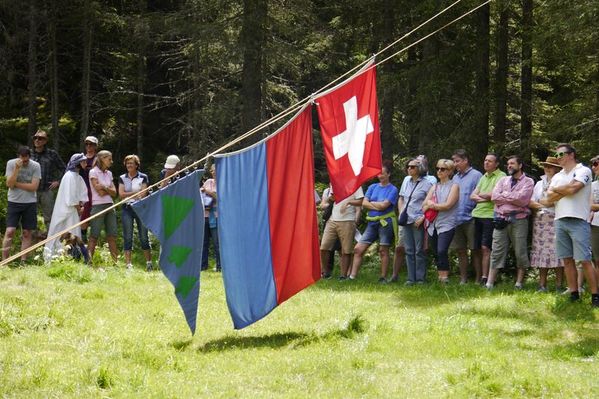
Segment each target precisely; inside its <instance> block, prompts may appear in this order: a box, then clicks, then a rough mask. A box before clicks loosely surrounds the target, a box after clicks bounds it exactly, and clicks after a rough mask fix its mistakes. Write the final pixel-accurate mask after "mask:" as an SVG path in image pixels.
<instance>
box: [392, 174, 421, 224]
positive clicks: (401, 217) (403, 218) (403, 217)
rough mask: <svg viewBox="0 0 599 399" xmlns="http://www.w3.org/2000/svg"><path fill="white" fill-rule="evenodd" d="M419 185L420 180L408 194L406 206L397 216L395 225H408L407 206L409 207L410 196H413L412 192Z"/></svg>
mask: <svg viewBox="0 0 599 399" xmlns="http://www.w3.org/2000/svg"><path fill="white" fill-rule="evenodd" d="M419 183H420V180H418V181H417V182H416V185H414V188H413V189H412V192H411V193H410V196H409V197H408V202H406V206H404V208H403V211H401V213H400V214H399V218H398V219H397V224H398V225H400V226H405V225H407V224H408V205H410V201H411V200H412V194H414V190H416V187H418V184H419Z"/></svg>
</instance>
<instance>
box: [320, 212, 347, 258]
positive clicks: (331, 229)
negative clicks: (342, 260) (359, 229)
mask: <svg viewBox="0 0 599 399" xmlns="http://www.w3.org/2000/svg"><path fill="white" fill-rule="evenodd" d="M355 233H356V223H355V222H353V221H343V222H336V221H334V220H331V219H329V220H328V221H327V224H326V226H325V227H324V232H323V233H322V241H321V242H320V249H322V250H324V251H332V250H333V248H334V247H335V242H336V241H337V239H339V241H341V252H342V253H343V254H346V255H347V254H353V253H354V235H355Z"/></svg>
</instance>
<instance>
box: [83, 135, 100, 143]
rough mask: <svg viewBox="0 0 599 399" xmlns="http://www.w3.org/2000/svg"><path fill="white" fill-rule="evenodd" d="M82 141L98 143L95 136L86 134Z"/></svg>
mask: <svg viewBox="0 0 599 399" xmlns="http://www.w3.org/2000/svg"><path fill="white" fill-rule="evenodd" d="M84 142H86V143H87V142H89V143H94V144H95V145H98V139H97V137H96V136H87V137H86V138H85V140H84Z"/></svg>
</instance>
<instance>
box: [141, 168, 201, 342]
mask: <svg viewBox="0 0 599 399" xmlns="http://www.w3.org/2000/svg"><path fill="white" fill-rule="evenodd" d="M203 173H204V171H203V170H196V171H194V172H192V173H190V174H188V175H187V176H185V177H182V178H180V179H178V180H176V181H175V182H173V183H171V184H169V185H168V186H166V187H165V188H162V189H160V190H159V191H157V192H154V193H152V194H150V195H149V196H147V197H145V198H143V199H141V200H139V201H136V202H135V203H133V205H132V206H133V209H134V210H135V213H136V214H137V215H138V216H139V217H140V219H141V220H142V223H143V224H144V225H145V226H146V227H147V228H148V229H149V230H150V231H152V233H153V234H154V235H155V236H156V237H157V238H158V240H160V244H161V251H160V260H159V262H160V268H161V269H162V272H163V273H164V275H165V276H166V277H167V278H168V279H169V281H170V282H171V283H172V284H173V286H174V287H175V295H176V297H177V300H178V301H179V304H180V305H181V308H182V309H183V313H184V314H185V319H186V320H187V324H188V325H189V328H190V330H191V333H192V334H194V333H195V329H196V317H197V312H198V297H199V293H200V266H201V262H202V243H203V242H204V206H203V205H202V199H201V197H200V178H201V177H202V174H203Z"/></svg>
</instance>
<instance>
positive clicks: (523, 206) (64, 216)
mask: <svg viewBox="0 0 599 399" xmlns="http://www.w3.org/2000/svg"><path fill="white" fill-rule="evenodd" d="M47 142H48V134H47V133H46V132H45V131H42V130H40V131H38V132H37V133H36V134H35V135H34V136H33V143H34V148H33V150H32V149H30V148H29V147H25V146H22V147H19V149H18V151H17V158H16V159H11V160H9V161H8V163H7V166H6V178H7V179H6V185H7V186H8V206H7V218H6V225H7V227H6V231H5V234H4V238H3V243H2V244H3V245H2V259H6V258H7V257H8V256H9V252H10V250H11V247H12V243H13V239H14V236H15V233H16V230H17V228H18V227H19V226H20V227H21V229H22V236H21V249H22V250H25V249H27V248H28V247H29V246H31V244H32V241H33V239H34V234H35V233H36V232H37V231H38V226H37V213H38V205H39V208H40V209H41V212H42V215H43V220H44V224H45V226H46V228H47V229H48V232H47V233H48V234H49V235H50V236H53V235H55V234H56V233H57V232H60V231H64V230H65V229H67V228H69V227H70V226H74V225H76V224H78V223H79V221H83V220H85V219H87V218H88V217H90V216H94V217H93V218H92V220H91V223H90V226H89V234H87V230H88V226H87V225H86V224H81V226H77V227H73V228H71V229H69V231H68V233H65V234H63V235H62V236H61V237H60V238H59V239H53V240H51V241H49V242H47V243H46V246H45V249H44V258H45V259H46V260H47V261H51V260H52V259H53V258H54V257H55V256H56V255H57V254H58V253H60V252H61V251H62V252H63V253H64V251H65V249H66V248H68V251H69V253H70V254H71V255H72V256H74V257H76V258H83V259H84V260H85V261H86V262H91V261H92V260H93V257H94V252H95V249H96V247H97V245H98V240H99V238H100V236H101V234H102V232H104V236H105V241H106V243H107V244H108V247H109V250H110V254H111V257H112V259H113V261H115V262H116V261H117V259H118V256H119V249H118V248H117V240H116V237H117V234H118V230H119V229H118V218H117V214H116V211H115V208H114V206H113V204H114V200H115V198H117V197H119V198H120V199H121V200H122V201H124V205H123V206H122V207H121V218H120V219H121V224H122V234H123V248H122V250H123V252H124V259H125V264H126V267H127V268H132V267H133V264H132V249H133V231H134V224H136V225H137V232H138V238H139V242H140V248H141V250H142V252H143V255H144V258H145V262H146V264H145V267H146V269H147V270H152V268H153V264H152V255H151V246H150V240H149V237H148V230H147V229H146V228H145V227H144V226H143V224H142V223H141V221H140V219H139V217H138V216H137V215H136V214H135V211H134V210H133V208H132V207H131V203H132V202H133V201H135V200H138V199H141V198H143V197H144V196H145V195H147V194H146V190H145V189H146V188H147V187H148V186H149V185H150V180H149V178H148V175H147V174H145V173H143V172H142V171H141V170H140V166H141V161H140V159H139V157H138V156H137V155H134V154H131V155H127V156H126V157H125V158H124V160H123V166H124V167H125V173H123V174H122V175H120V176H119V177H118V180H116V181H117V182H118V185H115V179H114V176H113V175H112V172H111V167H112V166H113V159H112V153H111V152H110V151H107V150H101V151H99V148H98V145H99V141H98V139H97V138H96V137H94V136H88V137H86V139H85V142H84V146H85V152H83V153H76V154H73V155H72V156H71V158H70V160H69V162H68V163H67V164H66V165H65V164H64V163H63V162H62V160H61V159H60V156H59V155H58V154H57V153H56V152H55V151H53V150H51V149H49V148H47ZM483 165H484V171H483V172H484V173H481V172H480V171H478V170H476V169H474V168H473V167H472V165H471V159H470V156H469V155H468V153H467V152H466V151H465V150H462V149H459V150H456V151H454V152H453V154H452V156H451V157H450V158H446V159H445V158H443V159H439V160H438V161H437V163H436V166H435V172H436V177H435V176H432V175H430V174H429V167H428V160H427V158H426V156H423V155H420V156H418V157H414V158H411V159H409V160H408V162H407V163H406V164H405V171H406V176H405V178H404V179H403V181H402V184H401V186H400V188H399V189H398V188H397V187H396V186H395V185H393V184H392V183H391V173H392V169H393V168H392V164H391V163H389V162H385V163H384V165H383V167H382V171H381V173H380V174H379V175H378V182H377V183H374V184H372V185H370V186H369V187H368V188H367V190H366V192H365V193H364V191H363V190H362V188H359V189H358V190H357V191H356V192H355V193H353V194H352V195H351V196H350V197H348V198H345V199H343V200H342V201H339V202H337V201H336V200H335V195H334V193H333V191H332V188H331V187H329V188H328V189H327V190H325V193H323V196H322V201H321V203H320V206H321V207H322V208H325V209H328V210H329V211H330V212H328V215H327V217H326V225H325V228H324V233H323V237H322V242H321V248H320V249H321V261H322V262H321V263H322V267H323V269H322V276H323V277H324V278H330V277H331V275H332V265H331V251H333V250H339V251H340V253H341V262H340V269H341V271H340V275H339V279H340V280H354V279H356V278H357V277H358V274H359V271H360V266H361V265H362V261H363V258H364V255H365V254H366V251H367V250H368V248H369V247H370V246H371V245H372V244H374V243H375V242H378V255H379V257H380V276H379V282H380V283H387V282H396V281H398V279H399V272H400V270H401V267H402V266H403V265H404V264H405V266H406V269H407V279H406V281H405V284H407V285H413V284H423V283H425V282H426V281H427V276H426V274H427V270H428V256H427V251H428V250H431V251H432V252H433V254H434V259H435V266H436V269H437V279H438V281H439V282H440V283H442V284H447V283H448V282H449V281H450V280H449V277H450V269H451V267H450V258H449V251H450V250H451V249H453V250H454V251H455V253H456V255H457V259H458V266H459V282H460V284H466V283H467V282H468V275H469V274H468V273H469V271H470V270H473V271H474V281H475V282H476V283H478V284H480V285H482V286H485V287H486V288H487V289H493V287H494V285H495V283H496V280H497V276H498V272H499V270H501V269H502V268H504V267H505V264H506V259H507V257H508V252H509V250H510V247H512V248H513V251H514V254H515V263H516V267H517V274H516V280H515V284H514V287H515V288H516V289H522V288H523V283H524V279H525V277H526V271H527V269H528V268H530V267H533V268H537V269H538V270H539V287H538V290H539V291H547V290H548V286H547V281H548V272H549V271H550V270H554V271H555V275H556V276H555V282H556V289H557V290H560V289H562V284H563V281H564V276H565V278H566V283H567V285H568V287H567V290H566V292H567V293H569V295H570V297H571V298H572V300H578V299H579V298H580V293H581V292H582V290H583V288H582V287H583V284H584V282H585V281H586V284H587V289H588V290H589V291H590V292H591V295H592V304H593V306H599V291H598V283H597V281H598V280H599V273H598V270H599V268H598V266H599V180H596V181H593V172H594V174H595V176H598V175H599V156H596V157H594V158H592V159H591V160H590V165H591V168H588V167H586V166H584V165H583V164H582V163H580V162H579V161H578V159H577V154H576V149H575V148H574V147H573V146H572V145H570V144H568V143H564V144H559V145H558V146H557V148H556V150H555V153H554V154H553V156H550V157H547V159H546V160H545V161H544V162H540V166H541V167H542V168H543V171H544V175H543V176H541V179H540V180H539V181H538V182H536V184H535V182H534V181H533V179H532V178H531V177H529V176H528V175H527V174H526V171H525V165H524V162H523V161H522V159H521V158H520V157H518V156H510V157H509V158H508V159H507V164H506V172H507V174H506V173H505V172H503V171H502V170H501V168H500V159H499V157H498V156H497V155H496V154H493V153H489V154H487V155H486V156H485V158H484V162H483ZM591 169H592V171H591ZM179 170H180V159H179V157H177V156H176V155H170V156H168V158H167V159H166V162H165V164H164V169H163V170H162V172H161V175H160V178H161V181H162V185H161V187H164V186H166V185H168V184H169V182H172V181H173V180H174V179H176V178H178V174H177V173H176V172H177V171H179ZM211 175H212V178H209V179H207V180H206V181H205V182H204V183H203V185H202V187H201V188H200V191H201V196H202V200H203V202H204V205H205V207H204V208H205V214H204V216H205V234H204V242H203V247H204V251H203V253H204V258H203V259H202V269H203V270H205V269H207V268H208V253H209V251H208V249H209V246H210V242H211V241H212V244H213V252H214V255H215V270H216V271H220V270H221V264H220V256H219V255H220V254H219V249H218V232H217V223H216V220H217V217H218V197H217V193H216V173H215V170H214V166H212V168H211ZM362 208H364V209H365V210H366V211H367V217H366V227H365V229H364V231H363V232H362V233H360V232H359V231H357V229H356V226H357V225H358V222H359V219H360V215H361V209H362ZM530 224H532V229H531V230H532V235H531V237H532V239H531V242H530V244H531V249H530V252H529V239H528V237H529V225H530ZM39 237H41V238H44V237H45V234H44V233H41V234H39V233H38V238H39ZM354 241H357V243H356V244H355V245H354ZM64 244H68V247H65V245H64ZM86 244H87V246H86ZM392 254H394V255H395V256H392ZM26 257H27V255H23V256H22V260H25V259H26ZM392 260H393V262H392ZM593 260H594V263H593ZM389 269H391V272H390V273H389ZM389 274H390V275H391V277H390V278H388V275H389Z"/></svg>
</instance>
